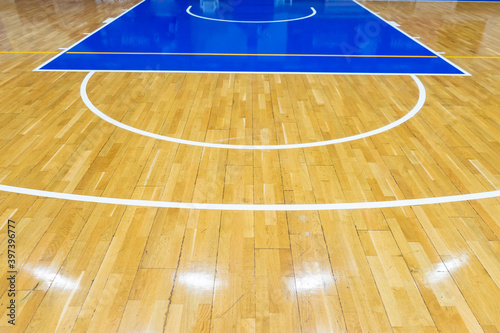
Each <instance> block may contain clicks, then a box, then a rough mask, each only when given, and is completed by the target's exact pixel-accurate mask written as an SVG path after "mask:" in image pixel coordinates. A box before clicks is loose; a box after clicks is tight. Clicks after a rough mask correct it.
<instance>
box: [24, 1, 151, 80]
mask: <svg viewBox="0 0 500 333" xmlns="http://www.w3.org/2000/svg"><path fill="white" fill-rule="evenodd" d="M144 1H146V0H141V1H139V2H138V3H136V4H135V5H134V6H132V7H130V8H129V9H127V10H125V11H124V12H123V13H121V14H120V15H118V16H117V17H115V19H114V20H113V21H110V22H108V23H105V24H104V25H103V26H101V27H99V28H98V29H97V30H95V31H94V32H92V33H91V34H90V35H86V36H85V37H83V38H82V39H80V40H79V41H77V42H76V43H75V44H73V45H71V46H69V47H66V48H64V49H63V50H62V51H61V52H59V54H57V55H56V56H54V57H52V58H50V59H49V60H47V61H46V62H44V63H43V64H41V65H40V66H38V67H37V68H35V69H34V70H33V72H43V70H42V69H41V68H42V67H43V66H45V65H47V64H48V63H49V62H51V61H53V60H56V59H57V58H59V57H60V56H62V55H63V54H65V53H66V50H69V49H71V48H73V47H75V46H77V45H78V44H80V43H81V42H83V41H84V40H86V39H87V38H89V37H91V36H92V35H93V34H95V33H96V32H98V31H99V30H102V29H104V28H105V27H107V26H108V25H110V24H111V23H113V22H114V21H116V20H117V19H118V18H120V17H122V16H123V15H125V14H127V13H128V12H130V11H131V10H133V9H134V8H135V7H137V6H139V5H140V4H142V3H143V2H144ZM62 72H68V71H62Z"/></svg>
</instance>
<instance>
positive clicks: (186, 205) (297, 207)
mask: <svg viewBox="0 0 500 333" xmlns="http://www.w3.org/2000/svg"><path fill="white" fill-rule="evenodd" d="M0 191H4V192H10V193H17V194H26V195H33V196H37V197H44V198H53V199H62V200H71V201H82V202H93V203H101V204H111V205H126V206H139V207H158V208H183V209H209V210H244V211H304V210H340V209H344V210H351V209H372V208H391V207H406V206H420V205H431V204H442V203H450V202H460V201H469V200H479V199H488V198H495V197H500V190H498V191H490V192H480V193H472V194H459V195H450V196H445V197H434V198H422V199H405V200H391V201H371V202H351V203H331V204H291V205H290V204H278V205H256V204H210V203H190V202H167V201H154V200H134V199H120V198H108V197H96V196H92V195H81V194H71V193H59V192H50V191H43V190H34V189H29V188H22V187H16V186H8V185H1V184H0Z"/></svg>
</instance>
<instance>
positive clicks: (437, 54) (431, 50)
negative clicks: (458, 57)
mask: <svg viewBox="0 0 500 333" xmlns="http://www.w3.org/2000/svg"><path fill="white" fill-rule="evenodd" d="M352 1H353V2H354V3H355V4H357V5H358V6H361V7H363V8H364V9H366V10H367V11H369V12H370V13H372V14H373V15H375V16H376V17H378V18H379V19H381V20H382V21H384V22H385V23H387V24H388V25H389V26H391V27H392V28H393V29H396V30H397V31H399V32H400V33H402V34H403V35H405V36H406V37H408V38H410V39H411V40H413V41H414V42H415V43H417V44H419V45H421V46H423V47H425V48H426V49H427V50H429V51H430V52H432V53H434V54H435V55H436V56H438V57H439V58H441V59H442V60H444V61H446V62H447V63H449V64H450V65H452V66H453V67H455V68H456V69H458V70H459V71H461V72H462V73H463V74H464V75H466V76H472V75H471V74H470V73H468V72H466V71H464V70H463V69H462V68H460V67H458V66H457V65H455V64H454V63H452V62H451V61H449V60H448V59H446V58H445V57H443V56H442V55H440V54H439V53H437V52H436V51H434V50H433V49H431V48H430V47H428V46H427V45H425V44H424V43H422V42H421V41H419V40H418V39H415V38H413V37H412V36H410V35H409V34H407V33H406V32H404V31H403V30H401V29H400V28H398V27H395V26H393V25H392V24H390V23H389V21H387V20H386V19H384V18H383V17H382V16H380V15H379V14H377V13H375V12H374V11H372V10H371V9H369V8H367V7H365V6H364V5H362V4H360V3H359V2H358V1H356V0H352Z"/></svg>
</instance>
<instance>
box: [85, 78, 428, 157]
mask: <svg viewBox="0 0 500 333" xmlns="http://www.w3.org/2000/svg"><path fill="white" fill-rule="evenodd" d="M93 74H94V72H90V73H89V74H87V76H85V78H84V79H83V81H82V84H81V86H80V94H81V96H82V100H83V102H84V103H85V105H86V106H87V107H88V108H89V110H90V111H92V112H93V113H95V114H96V115H97V116H98V117H100V118H101V119H103V120H105V121H107V122H108V123H110V124H113V125H115V126H116V127H120V128H122V129H124V130H126V131H130V132H133V133H136V134H139V135H144V136H147V137H150V138H153V139H157V140H163V141H169V142H175V143H180V144H186V145H191V146H199V147H208V148H223V149H251V150H268V149H296V148H308V147H319V146H326V145H332V144H336V143H342V142H349V141H354V140H359V139H363V138H367V137H369V136H372V135H375V134H379V133H382V132H385V131H388V130H390V129H392V128H394V127H396V126H399V125H401V124H402V123H404V122H405V121H407V120H408V119H410V118H412V117H413V116H414V115H416V114H417V113H418V112H419V111H420V109H422V107H423V106H424V103H425V99H426V92H425V87H424V85H423V84H422V82H421V81H420V80H419V79H418V77H416V76H415V75H412V76H411V77H412V79H413V80H414V81H415V83H416V84H417V87H418V92H419V96H418V101H417V104H416V105H415V106H414V107H413V109H412V110H411V111H410V112H408V113H407V114H406V115H405V116H404V117H402V118H399V119H398V120H396V121H395V122H392V123H390V124H388V125H385V126H383V127H380V128H377V129H375V130H373V131H369V132H365V133H361V134H357V135H352V136H348V137H344V138H339V139H333V140H326V141H319V142H307V143H298V144H287V145H231V144H221V143H209V142H198V141H191V140H183V139H177V138H172V137H168V136H164V135H160V134H155V133H151V132H147V131H144V130H141V129H138V128H135V127H132V126H129V125H125V124H123V123H121V122H119V121H117V120H115V119H113V118H111V117H109V116H107V115H106V114H104V113H103V112H102V111H100V110H99V109H98V108H97V107H95V106H94V104H92V102H91V101H90V99H89V97H88V96H87V84H88V82H89V80H90V78H91V77H92V75H93Z"/></svg>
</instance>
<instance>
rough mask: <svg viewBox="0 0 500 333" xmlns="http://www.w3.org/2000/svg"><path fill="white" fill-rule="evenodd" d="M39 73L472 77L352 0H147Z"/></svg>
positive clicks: (55, 59) (59, 56)
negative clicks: (286, 0) (287, 0)
mask: <svg viewBox="0 0 500 333" xmlns="http://www.w3.org/2000/svg"><path fill="white" fill-rule="evenodd" d="M38 70H47V71H51V70H59V71H141V72H142V71H144V72H146V71H162V72H164V71H166V72H253V73H255V72H259V73H330V74H427V75H464V74H467V73H466V72H464V71H463V70H461V69H460V68H458V67H457V66H455V65H454V64H452V63H451V62H449V61H448V60H447V59H444V58H443V57H442V56H440V55H439V54H436V53H435V52H434V51H432V50H430V49H429V48H427V47H426V46H425V45H423V44H421V43H419V42H418V41H416V40H414V39H413V38H411V37H410V36H408V35H407V34H405V33H404V32H402V31H401V30H399V29H398V28H396V27H394V26H392V25H391V24H389V23H388V22H386V21H384V20H383V19H382V18H380V17H379V16H377V15H375V14H374V13H372V12H371V11H369V10H368V9H366V8H365V7H364V6H362V5H360V4H358V3H356V2H354V1H334V2H331V1H329V2H323V1H300V2H299V1H298V0H296V1H294V2H293V5H284V4H283V5H275V1H274V0H258V1H255V0H254V1H249V0H239V1H234V0H233V1H229V0H224V1H217V0H211V1H203V0H202V1H201V2H196V3H191V2H187V1H186V2H184V1H171V0H170V1H169V0H146V1H143V2H141V3H139V4H138V5H136V6H135V7H133V8H132V9H131V10H129V11H128V12H126V13H124V14H123V15H122V16H120V17H119V18H117V19H115V20H113V21H112V22H111V23H109V24H108V25H106V26H104V27H103V28H101V29H99V30H98V31H96V32H95V33H93V34H91V35H90V36H88V37H87V38H85V39H83V40H82V41H80V42H78V43H77V44H76V45H74V46H73V47H71V48H69V49H68V50H66V51H64V52H62V53H61V54H59V55H58V56H56V57H55V58H53V59H51V60H50V61H49V62H47V63H46V64H44V65H42V66H40V67H39V68H38Z"/></svg>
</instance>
